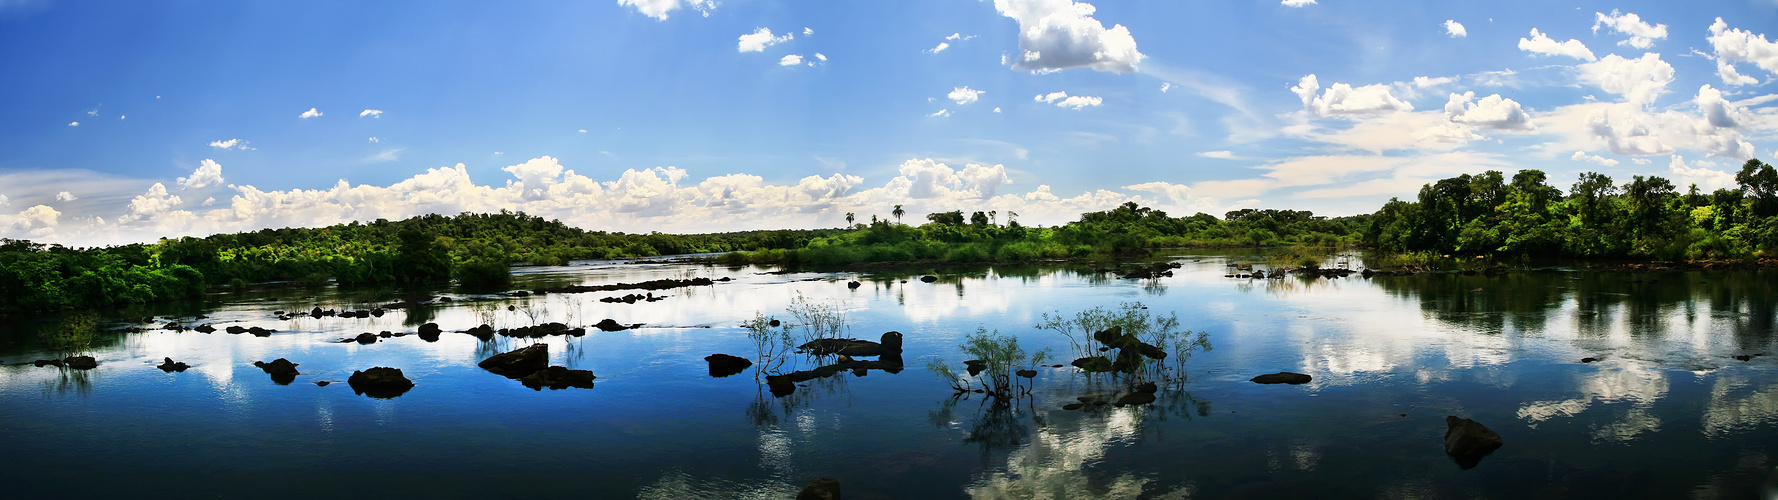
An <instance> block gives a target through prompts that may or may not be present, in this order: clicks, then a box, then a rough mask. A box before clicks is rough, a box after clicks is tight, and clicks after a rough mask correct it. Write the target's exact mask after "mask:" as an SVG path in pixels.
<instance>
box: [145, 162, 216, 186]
mask: <svg viewBox="0 0 1778 500" xmlns="http://www.w3.org/2000/svg"><path fill="white" fill-rule="evenodd" d="M178 182H179V187H180V188H181V189H199V188H203V187H208V186H215V185H220V184H222V165H218V164H217V163H216V160H211V159H208V158H206V159H204V161H203V162H201V163H199V164H198V168H197V170H193V171H192V172H191V177H180V178H179V181H178ZM156 185H159V184H156Z"/></svg>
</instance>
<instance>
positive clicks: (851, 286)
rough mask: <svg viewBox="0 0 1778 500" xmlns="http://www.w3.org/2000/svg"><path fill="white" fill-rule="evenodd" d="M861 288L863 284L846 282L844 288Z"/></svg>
mask: <svg viewBox="0 0 1778 500" xmlns="http://www.w3.org/2000/svg"><path fill="white" fill-rule="evenodd" d="M861 286H864V284H863V283H859V282H856V281H848V282H846V288H854V289H855V288H858V287H861Z"/></svg>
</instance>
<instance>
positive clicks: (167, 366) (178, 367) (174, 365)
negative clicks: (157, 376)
mask: <svg viewBox="0 0 1778 500" xmlns="http://www.w3.org/2000/svg"><path fill="white" fill-rule="evenodd" d="M155 368H160V369H161V371H163V372H167V373H173V372H183V371H185V369H186V368H191V365H188V364H185V363H183V362H178V361H173V358H165V361H162V362H161V364H160V366H156V367H155Z"/></svg>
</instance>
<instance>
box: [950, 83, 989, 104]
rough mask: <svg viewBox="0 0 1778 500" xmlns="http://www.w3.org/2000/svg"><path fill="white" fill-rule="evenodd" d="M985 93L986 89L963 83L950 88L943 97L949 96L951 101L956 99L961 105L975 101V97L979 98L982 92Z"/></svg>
mask: <svg viewBox="0 0 1778 500" xmlns="http://www.w3.org/2000/svg"><path fill="white" fill-rule="evenodd" d="M986 93H987V92H986V91H982V90H975V89H972V88H969V86H967V85H965V86H962V87H957V88H954V89H952V90H951V93H949V94H945V97H949V98H950V99H951V100H952V101H956V103H957V104H959V105H961V104H969V103H972V102H975V101H976V100H977V99H980V98H981V95H982V94H986Z"/></svg>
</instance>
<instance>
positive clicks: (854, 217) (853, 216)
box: [846, 212, 858, 227]
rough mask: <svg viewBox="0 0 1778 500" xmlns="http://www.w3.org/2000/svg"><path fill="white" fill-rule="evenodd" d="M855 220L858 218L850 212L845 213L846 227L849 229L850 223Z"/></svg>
mask: <svg viewBox="0 0 1778 500" xmlns="http://www.w3.org/2000/svg"><path fill="white" fill-rule="evenodd" d="M857 218H858V216H857V215H855V214H853V213H852V212H846V227H851V226H852V221H853V220H854V219H857Z"/></svg>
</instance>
